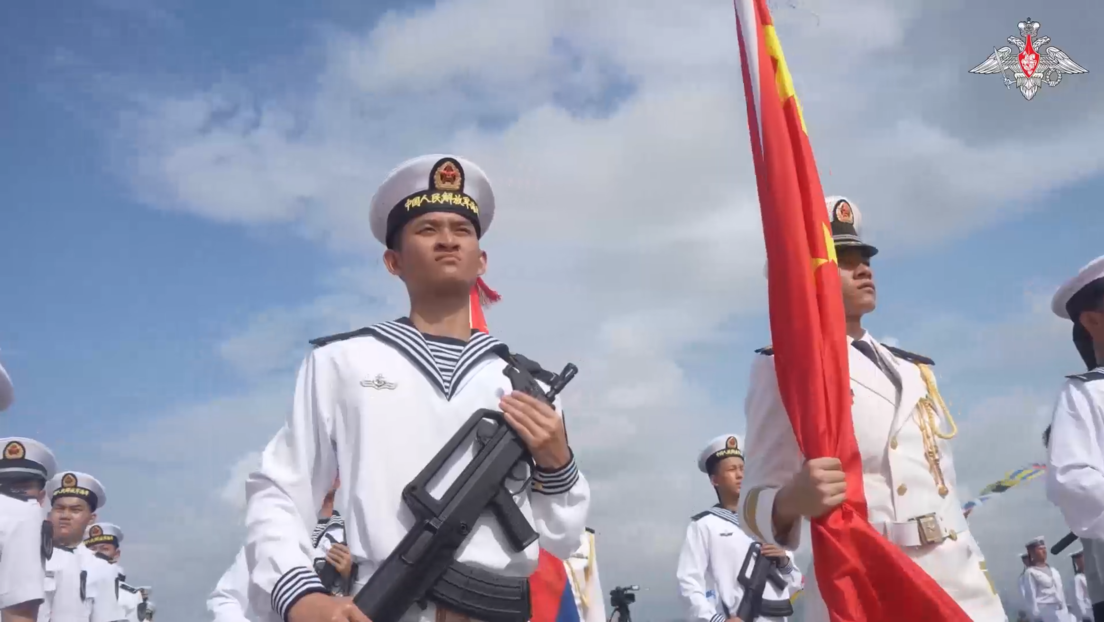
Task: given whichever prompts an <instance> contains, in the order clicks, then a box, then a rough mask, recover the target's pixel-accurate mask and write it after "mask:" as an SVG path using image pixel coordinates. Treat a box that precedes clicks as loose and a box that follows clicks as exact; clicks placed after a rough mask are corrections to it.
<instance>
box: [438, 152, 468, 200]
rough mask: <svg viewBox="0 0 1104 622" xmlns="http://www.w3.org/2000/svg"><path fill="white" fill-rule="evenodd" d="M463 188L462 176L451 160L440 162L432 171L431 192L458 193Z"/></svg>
mask: <svg viewBox="0 0 1104 622" xmlns="http://www.w3.org/2000/svg"><path fill="white" fill-rule="evenodd" d="M463 187H464V175H463V173H461V172H460V167H459V166H457V164H456V162H453V161H452V160H448V159H446V160H441V161H440V162H438V163H437V166H436V167H434V169H433V190H435V191H438V192H459V191H460V189H461V188H463Z"/></svg>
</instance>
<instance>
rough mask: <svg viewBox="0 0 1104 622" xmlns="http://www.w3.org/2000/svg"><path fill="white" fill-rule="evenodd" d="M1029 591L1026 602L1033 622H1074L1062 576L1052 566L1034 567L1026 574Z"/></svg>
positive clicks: (1026, 585) (1026, 586)
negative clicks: (1063, 587) (1035, 621)
mask: <svg viewBox="0 0 1104 622" xmlns="http://www.w3.org/2000/svg"><path fill="white" fill-rule="evenodd" d="M1024 575H1025V576H1026V577H1027V581H1026V582H1025V584H1024V587H1025V588H1026V590H1027V594H1026V595H1025V598H1024V601H1025V604H1026V605H1027V606H1028V612H1029V613H1030V614H1031V618H1032V619H1033V620H1042V621H1043V622H1073V619H1074V618H1073V617H1072V616H1071V615H1070V612H1069V607H1068V606H1067V605H1066V592H1065V590H1064V589H1062V576H1061V575H1060V574H1058V570H1056V569H1055V568H1052V567H1050V566H1044V567H1041V568H1040V567H1039V566H1032V567H1030V568H1028V569H1027V572H1025V573H1024Z"/></svg>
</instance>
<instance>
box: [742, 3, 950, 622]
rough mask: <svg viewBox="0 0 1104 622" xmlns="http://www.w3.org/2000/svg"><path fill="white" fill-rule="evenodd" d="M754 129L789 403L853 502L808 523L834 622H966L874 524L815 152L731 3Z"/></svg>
mask: <svg viewBox="0 0 1104 622" xmlns="http://www.w3.org/2000/svg"><path fill="white" fill-rule="evenodd" d="M735 5H736V23H737V34H738V36H739V39H740V60H741V62H742V65H743V76H744V87H745V93H746V96H747V108H748V127H749V129H750V132H751V150H752V155H753V157H754V161H755V177H756V182H757V184H758V189H759V203H760V205H761V207H762V211H763V234H764V237H765V238H766V246H767V277H768V288H769V300H770V323H771V337H772V338H771V342H772V345H773V348H774V365H775V370H776V372H777V375H778V387H779V390H780V392H781V395H782V402H783V404H784V405H785V407H786V412H787V414H788V415H789V417H790V423H791V424H792V425H793V429H794V434H795V436H796V437H797V443H798V446H799V447H800V448H801V452H802V453H803V454H804V455H805V456H806V457H807V458H817V457H827V456H835V457H838V458H839V459H840V460H841V461H842V462H843V468H844V471H845V472H846V475H847V500H846V501H845V502H844V503H843V505H842V506H840V507H839V508H837V509H836V510H834V511H832V512H830V513H829V514H827V515H826V516H823V517H821V518H819V519H817V520H814V521H813V523H812V535H813V561H814V571H815V572H816V578H817V584H818V585H819V587H820V592H821V594H822V595H823V597H824V600H825V603H826V604H827V606H828V611H829V613H830V615H831V619H832V620H833V622H859V621H871V622H874V621H877V622H881V621H883V620H885V621H888V620H893V621H897V622H910V621H916V622H921V621H923V622H927V621H929V620H940V621H941V622H948V621H956V620H969V618H968V617H967V616H966V614H965V613H964V612H963V611H962V609H961V608H960V607H959V606H958V605H957V604H956V603H955V602H954V601H953V600H952V599H951V597H950V596H948V595H947V593H946V592H944V591H943V589H942V588H940V587H939V585H938V584H937V583H936V582H935V581H934V580H933V579H932V578H931V577H929V576H928V575H927V573H925V572H924V571H923V570H922V569H921V568H920V567H919V566H917V565H916V564H915V563H914V562H913V561H912V560H911V559H909V558H908V556H906V555H905V554H904V553H903V552H902V551H901V550H900V549H898V548H897V547H896V546H895V545H893V544H892V543H890V542H889V541H888V540H886V539H885V538H884V537H882V535H881V534H879V533H877V532H876V531H875V530H874V528H873V527H871V525H870V523H869V522H867V507H866V496H865V493H864V492H863V480H862V463H861V458H860V456H859V448H858V445H857V443H856V441H855V432H854V428H853V427H852V420H851V393H850V375H849V372H848V368H847V336H846V331H845V327H844V315H843V301H842V298H841V296H840V280H839V272H838V271H837V265H836V253H835V245H834V243H833V242H832V234H831V229H830V227H829V223H828V215H827V210H826V209H825V206H824V193H823V191H822V190H821V187H820V178H819V176H818V175H817V169H816V163H815V161H814V159H813V151H812V147H811V146H810V145H809V137H808V134H807V132H806V129H805V121H804V119H803V118H802V113H801V105H800V104H799V103H798V100H797V97H796V95H795V94H794V88H793V80H792V78H791V77H790V72H789V69H788V68H787V67H786V60H785V58H784V56H783V55H782V48H781V45H780V44H779V41H778V35H777V33H776V32H775V30H774V25H773V22H772V21H771V16H770V12H769V11H768V10H767V0H735Z"/></svg>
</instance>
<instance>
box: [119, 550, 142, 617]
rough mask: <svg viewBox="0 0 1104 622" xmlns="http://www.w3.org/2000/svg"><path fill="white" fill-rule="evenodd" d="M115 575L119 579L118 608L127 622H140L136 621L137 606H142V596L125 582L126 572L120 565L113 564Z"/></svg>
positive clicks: (136, 589)
mask: <svg viewBox="0 0 1104 622" xmlns="http://www.w3.org/2000/svg"><path fill="white" fill-rule="evenodd" d="M115 573H116V575H118V577H119V607H121V608H122V610H123V614H124V615H126V620H127V622H141V621H140V620H139V619H138V605H140V604H142V594H141V593H140V592H139V591H138V588H136V587H134V586H133V585H130V584H128V583H127V582H126V571H125V570H124V569H123V567H122V566H121V565H119V564H115Z"/></svg>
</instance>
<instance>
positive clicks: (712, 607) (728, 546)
mask: <svg viewBox="0 0 1104 622" xmlns="http://www.w3.org/2000/svg"><path fill="white" fill-rule="evenodd" d="M745 468H746V467H745ZM739 522H740V521H739V519H738V518H737V516H736V515H735V514H733V513H732V512H730V511H728V510H726V509H724V508H721V507H713V508H710V509H708V510H706V511H704V512H701V513H700V514H697V515H695V516H694V517H693V519H691V521H690V525H689V526H688V527H687V528H686V540H685V541H684V542H683V544H682V552H681V553H680V554H679V561H678V573H677V575H678V583H679V594H680V595H681V596H682V600H683V602H684V604H685V605H686V607H687V610H688V612H689V613H688V615H687V619H688V620H693V621H700V622H724V621H725V620H727V619H728V618H730V617H733V616H735V615H736V608H737V607H739V606H740V600H741V599H742V598H743V596H744V588H743V586H742V585H740V583H739V578H740V568H741V567H743V564H744V558H745V557H747V552H748V548H749V547H750V546H751V545H752V543H753V542H754V540H752V539H751V537H749V536H748V535H747V534H746V533H744V532H743V531H742V530H741V528H740V526H739ZM779 572H780V573H781V574H782V576H783V577H785V578H786V581H787V585H786V587H784V588H783V589H781V590H779V589H778V588H777V587H775V586H774V584H773V583H767V587H766V589H765V590H764V591H763V598H764V599H768V600H788V599H789V598H790V595H791V594H792V593H795V592H796V591H797V590H800V589H802V587H803V585H804V578H803V577H802V576H801V572H800V571H799V570H798V569H797V566H796V565H795V564H794V563H793V555H792V554H790V564H789V566H788V567H786V568H782V569H779ZM760 619H761V620H785V619H786V618H760Z"/></svg>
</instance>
